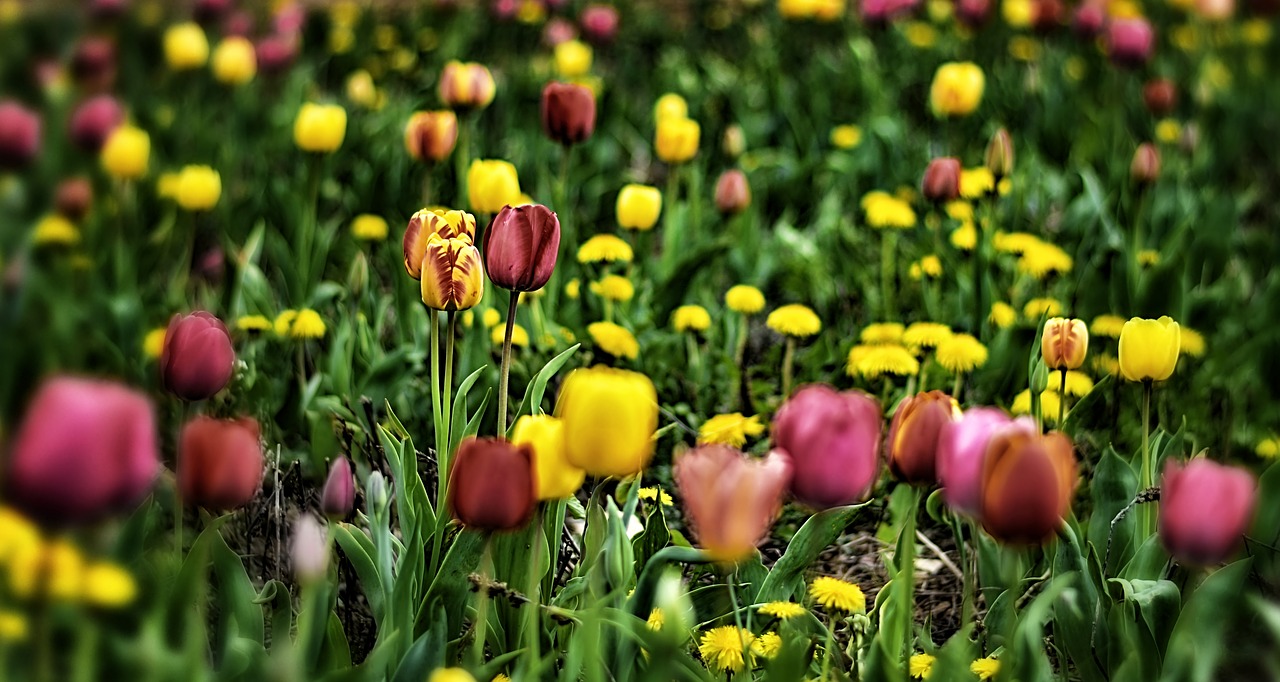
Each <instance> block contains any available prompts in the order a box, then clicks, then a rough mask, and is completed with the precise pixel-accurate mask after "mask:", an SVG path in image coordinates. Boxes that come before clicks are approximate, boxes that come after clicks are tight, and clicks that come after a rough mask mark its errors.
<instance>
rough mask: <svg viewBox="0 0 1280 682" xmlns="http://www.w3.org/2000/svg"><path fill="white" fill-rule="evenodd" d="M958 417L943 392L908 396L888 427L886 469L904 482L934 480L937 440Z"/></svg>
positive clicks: (958, 409)
mask: <svg viewBox="0 0 1280 682" xmlns="http://www.w3.org/2000/svg"><path fill="white" fill-rule="evenodd" d="M959 418H960V407H959V406H958V405H957V404H956V401H955V400H954V399H953V398H952V397H951V396H949V395H947V394H946V393H943V392H942V391H929V392H927V393H919V394H917V395H914V396H911V397H908V398H906V399H904V400H903V401H902V402H901V403H899V404H898V409H897V411H895V412H894V414H893V421H892V422H891V423H890V424H889V440H888V452H887V453H886V455H887V459H888V460H889V470H890V471H892V472H893V475H894V476H896V477H898V478H899V479H900V480H903V481H906V482H907V483H920V484H925V485H932V484H933V483H935V482H936V481H937V456H938V438H939V436H940V435H941V434H942V429H943V427H945V426H946V425H947V424H949V423H951V422H953V421H955V420H956V419H959Z"/></svg>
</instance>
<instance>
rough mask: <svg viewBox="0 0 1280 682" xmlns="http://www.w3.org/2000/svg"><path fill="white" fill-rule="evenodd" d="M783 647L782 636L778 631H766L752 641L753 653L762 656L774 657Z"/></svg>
mask: <svg viewBox="0 0 1280 682" xmlns="http://www.w3.org/2000/svg"><path fill="white" fill-rule="evenodd" d="M781 649H782V638H781V637H779V636H778V633H776V632H766V633H764V634H763V635H760V636H759V637H757V638H756V639H755V641H753V642H752V643H751V653H753V654H755V655H757V656H760V657H761V658H773V657H774V656H777V655H778V651H780V650H781Z"/></svg>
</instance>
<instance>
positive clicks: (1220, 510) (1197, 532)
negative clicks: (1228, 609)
mask: <svg viewBox="0 0 1280 682" xmlns="http://www.w3.org/2000/svg"><path fill="white" fill-rule="evenodd" d="M1257 488H1258V486H1257V481H1255V480H1254V477H1253V474H1251V473H1249V472H1248V471H1246V470H1244V469H1239V468H1236V467H1229V466H1226V465H1223V464H1218V463H1217V462H1214V461H1211V460H1208V459H1204V458H1197V459H1193V460H1191V462H1189V463H1188V464H1187V465H1186V466H1185V467H1184V466H1182V465H1181V464H1179V463H1177V462H1175V461H1172V460H1170V461H1169V462H1168V463H1167V464H1165V467H1164V480H1163V481H1161V483H1160V541H1161V542H1162V543H1164V547H1165V549H1166V550H1168V552H1169V554H1170V555H1171V556H1173V557H1174V558H1175V559H1177V560H1178V561H1181V562H1183V563H1188V564H1196V565H1200V566H1211V565H1213V564H1218V563H1221V562H1223V561H1226V560H1227V559H1229V558H1231V555H1232V554H1234V553H1235V550H1236V548H1237V547H1238V546H1239V545H1240V537H1241V536H1242V535H1243V534H1244V532H1245V531H1246V530H1247V529H1248V528H1249V523H1250V521H1251V520H1252V519H1253V512H1254V508H1255V506H1256V504H1257V496H1258V490H1257Z"/></svg>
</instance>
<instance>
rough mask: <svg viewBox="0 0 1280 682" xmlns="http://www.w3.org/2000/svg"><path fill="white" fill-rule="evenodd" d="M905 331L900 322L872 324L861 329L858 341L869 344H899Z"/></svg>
mask: <svg viewBox="0 0 1280 682" xmlns="http://www.w3.org/2000/svg"><path fill="white" fill-rule="evenodd" d="M905 329H906V327H905V326H904V325H903V324H902V323H901V322H874V323H872V324H869V325H867V326H866V327H864V328H863V329H862V332H861V333H859V334H858V339H859V340H860V341H862V342H863V343H869V344H881V343H900V342H901V341H902V332H903V330H905Z"/></svg>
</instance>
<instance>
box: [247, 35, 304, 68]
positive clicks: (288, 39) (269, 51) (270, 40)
mask: <svg viewBox="0 0 1280 682" xmlns="http://www.w3.org/2000/svg"><path fill="white" fill-rule="evenodd" d="M253 53H254V57H255V58H256V59H257V61H258V70H259V71H261V72H262V73H263V74H264V75H267V76H278V75H280V74H282V73H284V72H285V71H287V70H288V69H289V66H290V65H291V64H293V60H294V58H295V57H297V56H298V39H297V38H296V37H294V36H293V35H291V34H288V35H286V34H276V35H270V36H267V37H265V38H262V39H261V40H259V41H258V43H257V44H256V45H254V47H253Z"/></svg>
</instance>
